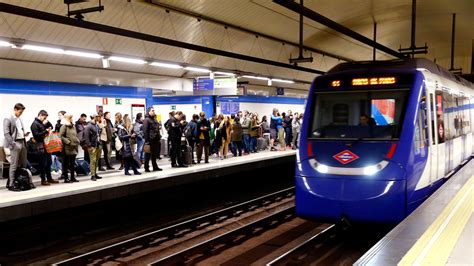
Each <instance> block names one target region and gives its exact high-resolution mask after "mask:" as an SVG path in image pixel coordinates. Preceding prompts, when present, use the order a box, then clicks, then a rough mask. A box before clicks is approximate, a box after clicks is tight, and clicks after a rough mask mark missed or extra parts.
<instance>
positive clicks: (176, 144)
mask: <svg viewBox="0 0 474 266" xmlns="http://www.w3.org/2000/svg"><path fill="white" fill-rule="evenodd" d="M182 118H183V112H181V111H178V112H176V114H175V115H174V117H172V118H170V120H169V122H168V127H169V130H168V139H169V141H170V143H171V149H170V150H171V152H170V157H171V167H188V166H187V165H185V164H184V162H183V158H182V156H181V136H183V131H182V129H183V127H182V125H181V120H182Z"/></svg>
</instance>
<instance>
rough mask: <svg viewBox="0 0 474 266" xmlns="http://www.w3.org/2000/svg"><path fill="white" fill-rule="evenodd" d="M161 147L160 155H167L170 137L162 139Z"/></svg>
mask: <svg viewBox="0 0 474 266" xmlns="http://www.w3.org/2000/svg"><path fill="white" fill-rule="evenodd" d="M160 143H161V149H160V155H163V156H167V155H168V151H169V149H168V139H161V140H160Z"/></svg>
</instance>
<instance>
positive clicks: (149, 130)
mask: <svg viewBox="0 0 474 266" xmlns="http://www.w3.org/2000/svg"><path fill="white" fill-rule="evenodd" d="M143 137H144V138H145V142H146V143H150V142H153V141H159V140H160V139H161V134H160V125H159V124H158V121H156V119H155V117H150V116H148V115H147V116H145V120H144V121H143Z"/></svg>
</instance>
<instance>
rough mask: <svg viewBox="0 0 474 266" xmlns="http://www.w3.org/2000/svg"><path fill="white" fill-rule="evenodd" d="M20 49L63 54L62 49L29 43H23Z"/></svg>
mask: <svg viewBox="0 0 474 266" xmlns="http://www.w3.org/2000/svg"><path fill="white" fill-rule="evenodd" d="M21 49H25V50H33V51H38V52H46V53H53V54H64V50H63V49H59V48H51V47H46V46H38V45H30V44H25V45H23V46H22V47H21Z"/></svg>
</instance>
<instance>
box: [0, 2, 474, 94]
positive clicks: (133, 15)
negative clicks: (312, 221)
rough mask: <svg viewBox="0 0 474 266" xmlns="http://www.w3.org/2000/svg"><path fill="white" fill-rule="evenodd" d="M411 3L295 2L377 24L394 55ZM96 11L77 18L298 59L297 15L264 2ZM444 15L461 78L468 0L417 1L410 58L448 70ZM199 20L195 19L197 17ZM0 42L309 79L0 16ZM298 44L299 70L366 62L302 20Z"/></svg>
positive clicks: (93, 64) (59, 8) (68, 60)
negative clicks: (307, 59)
mask: <svg viewBox="0 0 474 266" xmlns="http://www.w3.org/2000/svg"><path fill="white" fill-rule="evenodd" d="M1 2H2V3H7V4H12V5H18V6H22V7H26V8H30V9H35V10H39V11H43V12H48V13H53V14H57V15H61V16H65V15H66V14H67V6H66V5H65V4H64V1H60V0H41V1H25V0H3V1H1ZM97 2H98V1H97V0H91V1H89V2H87V3H82V4H76V5H74V8H75V9H77V8H86V7H91V6H96V5H97ZM297 2H299V1H297ZM411 4H412V1H411V0H377V1H375V0H371V1H358V0H339V1H327V0H306V1H304V5H305V6H306V7H308V8H310V9H311V10H314V11H316V12H318V13H320V14H322V15H323V16H326V17H328V18H329V19H331V20H333V21H335V22H337V23H340V24H342V25H343V26H345V27H347V28H350V29H351V30H353V31H356V32H358V33H360V34H362V35H364V36H366V37H368V38H372V36H373V24H374V22H376V23H377V42H378V43H380V44H383V45H385V46H387V47H390V48H391V49H393V50H398V48H400V46H401V47H408V46H410V36H411V35H410V29H411ZM102 5H103V6H104V7H105V10H104V11H103V12H100V13H99V12H96V13H90V14H85V19H84V20H85V21H90V22H96V23H100V24H105V25H110V26H114V27H118V28H123V29H128V30H132V31H136V32H141V33H146V34H150V35H154V36H160V37H164V38H168V39H172V40H178V41H181V42H186V43H192V44H196V45H200V46H205V47H210V48H214V49H218V50H225V51H230V52H233V53H238V54H244V55H249V56H253V57H258V58H265V59H268V60H272V61H278V62H283V63H288V59H289V58H290V57H296V56H297V55H298V47H297V46H295V45H293V44H291V43H298V39H299V31H298V25H299V15H298V14H296V13H295V12H293V11H290V10H288V9H286V8H284V7H282V6H280V5H278V4H276V3H274V2H272V1H270V0H207V1H203V0H147V1H143V0H141V1H138V0H136V1H135V0H102ZM452 13H456V45H455V63H454V67H455V68H462V71H463V73H470V72H471V71H472V70H471V57H472V49H473V40H474V27H473V26H474V24H473V21H474V2H473V1H472V0H456V1H445V0H418V1H417V20H416V45H417V46H424V45H425V43H427V45H428V54H426V55H424V54H423V55H417V57H426V58H429V59H431V60H436V62H437V63H438V64H440V65H442V66H443V67H445V68H449V67H450V52H451V50H450V49H451V21H452ZM199 15H200V16H202V19H197V18H196V16H199ZM239 28H240V29H239ZM0 37H6V38H16V39H24V40H26V41H27V42H28V41H30V42H36V43H43V44H49V45H57V46H61V47H72V48H80V49H87V50H92V51H98V52H107V53H110V54H119V55H127V56H132V57H137V58H151V59H156V60H168V61H172V62H179V63H187V64H191V65H198V66H206V67H215V68H219V69H226V70H237V71H243V72H249V73H255V74H259V75H262V76H267V77H276V78H285V79H291V80H301V81H311V80H312V79H313V78H314V77H315V76H316V74H314V73H309V72H304V71H299V70H293V69H289V68H283V67H278V66H271V65H265V64H260V63H255V62H250V61H244V60H240V59H235V58H229V57H224V56H218V55H214V54H209V53H204V52H197V51H193V50H188V49H181V48H177V47H172V46H167V45H163V44H157V43H153V42H148V41H143V40H137V39H133V38H128V37H121V36H117V35H113V34H109V33H103V32H97V31H92V30H89V29H81V28H77V27H72V26H67V25H62V24H57V23H52V22H47V21H41V20H38V19H32V18H27V17H22V16H17V15H12V14H7V13H4V12H0ZM304 45H305V46H306V47H308V48H309V49H308V50H306V52H305V53H304V55H305V56H310V55H311V56H312V57H314V62H312V63H301V64H299V66H302V67H305V68H310V69H316V70H321V71H327V70H328V69H330V68H331V67H333V66H334V65H336V64H337V63H338V62H342V61H344V60H371V59H372V48H371V47H369V46H367V45H365V44H362V43H360V42H358V41H356V40H354V39H351V38H350V37H347V36H345V35H342V34H341V33H338V32H336V31H334V30H331V29H329V28H327V27H325V26H323V25H321V24H319V23H317V22H314V21H312V20H310V19H308V18H305V19H304ZM315 51H321V52H323V53H326V55H322V54H320V53H317V52H315ZM376 57H377V59H380V60H383V59H393V58H394V57H393V56H391V55H387V54H385V53H383V52H377V53H376ZM0 58H2V59H8V60H15V61H24V62H45V63H50V64H61V65H71V66H80V67H85V68H90V69H91V71H93V69H100V68H102V62H101V61H100V60H92V59H89V58H79V57H71V56H66V55H55V54H46V53H38V52H35V51H26V50H20V49H8V48H4V47H0ZM337 58H338V59H337ZM341 59H342V60H341ZM111 69H115V70H121V71H129V72H133V73H143V74H151V75H154V76H157V77H161V76H163V77H168V76H176V77H192V76H195V75H196V74H195V73H191V72H188V71H184V70H182V69H178V70H173V69H163V68H157V67H153V66H149V65H131V64H127V63H116V62H114V63H112V64H111ZM92 73H93V72H91V74H92ZM101 73H102V72H101ZM251 82H255V83H259V82H260V83H262V81H251ZM263 83H265V82H263ZM274 85H277V86H278V84H274ZM284 86H286V87H292V88H296V89H303V90H304V89H307V88H308V87H309V86H308V84H285V85H284Z"/></svg>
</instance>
